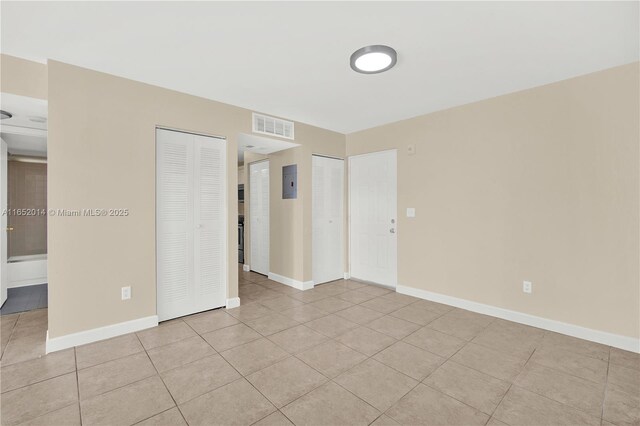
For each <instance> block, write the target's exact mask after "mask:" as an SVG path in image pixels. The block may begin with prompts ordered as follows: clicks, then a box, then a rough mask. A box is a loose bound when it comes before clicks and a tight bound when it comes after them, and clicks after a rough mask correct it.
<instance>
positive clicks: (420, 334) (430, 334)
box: [403, 327, 466, 358]
mask: <svg viewBox="0 0 640 426" xmlns="http://www.w3.org/2000/svg"><path fill="white" fill-rule="evenodd" d="M403 341H404V342H406V343H410V344H412V345H414V346H417V347H419V348H422V349H424V350H427V351H429V352H432V353H434V354H436V355H440V356H441V357H444V358H449V357H450V356H452V355H453V354H455V353H456V352H457V351H459V350H460V348H462V347H463V346H464V345H465V344H466V341H464V340H462V339H458V338H457V337H453V336H449V335H448V334H444V333H440V332H439V331H435V330H431V329H430V328H427V327H423V328H421V329H420V330H418V331H416V332H415V333H413V334H410V335H409V336H407V337H405V338H404V339H403Z"/></svg>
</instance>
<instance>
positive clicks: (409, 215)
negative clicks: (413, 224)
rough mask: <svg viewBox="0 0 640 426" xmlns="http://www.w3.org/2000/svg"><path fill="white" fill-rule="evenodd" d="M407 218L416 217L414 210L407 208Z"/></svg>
mask: <svg viewBox="0 0 640 426" xmlns="http://www.w3.org/2000/svg"><path fill="white" fill-rule="evenodd" d="M407 217H416V209H414V208H413V207H407Z"/></svg>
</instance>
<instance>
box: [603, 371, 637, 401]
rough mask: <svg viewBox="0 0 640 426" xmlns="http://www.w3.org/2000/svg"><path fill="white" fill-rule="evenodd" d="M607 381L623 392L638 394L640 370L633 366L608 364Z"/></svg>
mask: <svg viewBox="0 0 640 426" xmlns="http://www.w3.org/2000/svg"><path fill="white" fill-rule="evenodd" d="M607 382H608V383H609V384H612V385H615V386H617V387H618V388H620V389H622V390H623V391H624V392H627V393H630V394H633V395H640V371H638V370H634V369H633V368H626V367H623V366H621V365H617V364H610V365H609V374H608V376H607Z"/></svg>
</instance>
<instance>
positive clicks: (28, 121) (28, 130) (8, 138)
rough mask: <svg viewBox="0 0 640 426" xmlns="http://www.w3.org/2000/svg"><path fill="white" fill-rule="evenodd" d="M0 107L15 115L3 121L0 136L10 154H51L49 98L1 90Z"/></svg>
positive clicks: (40, 155) (0, 123)
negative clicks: (30, 96)
mask: <svg viewBox="0 0 640 426" xmlns="http://www.w3.org/2000/svg"><path fill="white" fill-rule="evenodd" d="M0 109H2V110H3V111H7V112H10V113H11V114H12V115H13V116H12V117H11V118H7V119H4V120H2V121H0V136H1V137H2V139H4V140H5V142H7V149H8V151H9V153H10V154H18V155H33V156H37V157H43V156H46V155H47V122H46V120H47V101H44V100H42V99H34V98H28V97H26V96H18V95H14V94H10V93H0Z"/></svg>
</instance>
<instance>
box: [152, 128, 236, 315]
mask: <svg viewBox="0 0 640 426" xmlns="http://www.w3.org/2000/svg"><path fill="white" fill-rule="evenodd" d="M158 130H168V131H172V132H179V133H188V134H192V135H196V136H205V137H208V138H215V139H221V140H222V141H224V145H223V146H224V148H223V155H222V157H223V159H224V160H223V161H222V166H223V172H222V178H223V181H224V182H223V184H222V191H223V193H222V199H223V200H224V209H223V218H222V220H223V229H224V232H223V233H222V235H223V237H222V238H223V240H222V259H224V261H223V262H222V263H223V266H222V268H223V269H222V271H223V274H224V278H223V285H224V287H225V290H224V294H225V303H226V304H227V305H229V303H234V302H232V301H233V299H229V176H228V170H227V169H228V167H227V151H228V141H227V138H226V137H224V136H219V135H213V134H208V133H202V132H193V131H189V130H184V129H177V128H174V127H167V126H160V125H157V126H156V127H155V129H154V146H153V148H154V154H155V162H154V172H155V179H156V182H154V183H155V191H156V194H155V195H156V196H155V200H154V201H155V216H154V228H155V233H154V238H155V244H154V251H155V261H156V265H155V271H156V274H157V271H158V265H157V262H158V218H157V215H158V195H157V191H158V187H157V178H158V152H157V147H158V140H157V135H158ZM155 282H156V285H155V289H156V316H157V315H158V277H157V275H156V280H155ZM236 299H237V297H236ZM228 307H229V306H228ZM194 313H195V312H194Z"/></svg>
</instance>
